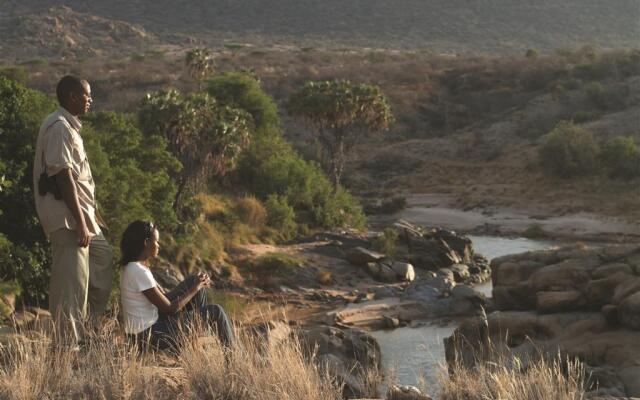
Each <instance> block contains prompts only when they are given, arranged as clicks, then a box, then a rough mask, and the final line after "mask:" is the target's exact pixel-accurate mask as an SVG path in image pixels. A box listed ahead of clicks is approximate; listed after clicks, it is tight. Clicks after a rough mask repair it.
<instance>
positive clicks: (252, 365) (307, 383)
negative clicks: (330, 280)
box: [180, 334, 342, 400]
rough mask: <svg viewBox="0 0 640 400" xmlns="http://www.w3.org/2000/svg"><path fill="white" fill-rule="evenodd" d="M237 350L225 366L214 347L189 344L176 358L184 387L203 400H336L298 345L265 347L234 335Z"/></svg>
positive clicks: (333, 388) (336, 391) (332, 387)
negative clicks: (237, 342) (182, 374)
mask: <svg viewBox="0 0 640 400" xmlns="http://www.w3.org/2000/svg"><path fill="white" fill-rule="evenodd" d="M240 336H241V339H240V340H239V345H238V346H235V347H234V348H233V350H232V352H231V357H229V361H228V362H225V357H224V354H223V350H222V348H221V346H220V345H219V343H218V342H217V341H216V340H215V339H213V338H210V339H209V340H207V341H206V342H203V341H201V340H200V341H192V342H191V343H189V345H187V346H186V347H185V349H184V350H183V351H182V353H181V355H180V364H181V365H182V366H183V367H184V371H185V376H187V377H188V378H187V381H188V386H189V388H190V389H191V390H192V393H193V395H194V396H195V398H207V399H246V400H263V399H264V400H281V399H300V400H303V399H305V400H306V399H309V400H314V399H318V400H320V399H323V400H331V399H336V400H337V399H340V398H342V397H341V387H340V385H338V384H337V383H336V382H335V381H334V380H333V379H332V378H331V377H330V376H329V375H328V373H326V372H323V371H322V369H321V368H319V367H317V366H315V365H313V364H312V363H310V362H309V361H308V360H306V359H305V358H304V357H303V351H302V348H301V346H300V343H299V342H298V341H297V340H295V339H284V340H282V341H279V342H272V343H270V344H267V343H266V342H265V341H264V340H263V339H261V338H256V337H254V336H251V335H248V334H244V335H240Z"/></svg>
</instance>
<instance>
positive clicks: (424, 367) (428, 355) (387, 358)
mask: <svg viewBox="0 0 640 400" xmlns="http://www.w3.org/2000/svg"><path fill="white" fill-rule="evenodd" d="M470 238H471V240H472V241H473V247H474V249H475V251H476V252H477V253H480V254H483V255H485V256H486V257H487V258H488V259H490V260H491V259H492V258H495V257H500V256H503V255H506V254H515V253H522V252H525V251H530V250H541V249H546V248H550V247H552V246H553V244H552V243H550V242H545V241H537V240H530V239H525V238H515V239H509V238H502V237H493V236H470ZM476 289H477V290H479V291H481V292H483V293H485V295H487V296H491V283H490V282H489V283H485V284H482V285H478V286H476ZM455 328H456V325H455V324H454V323H450V324H447V325H435V324H432V325H427V326H421V327H418V328H408V327H407V328H399V329H395V330H392V331H376V332H373V333H372V335H373V336H374V337H375V338H376V339H377V340H378V342H379V343H380V348H381V350H382V363H383V367H384V370H385V374H386V376H387V377H395V381H396V382H398V383H399V384H403V385H414V386H422V385H420V381H421V380H424V382H425V383H426V387H427V391H428V392H429V393H430V394H431V395H435V394H437V392H438V387H439V385H438V376H439V375H440V374H441V373H442V371H445V369H443V367H444V365H445V357H444V345H443V343H442V340H443V339H444V338H445V337H448V336H450V335H451V334H452V333H453V330H454V329H455Z"/></svg>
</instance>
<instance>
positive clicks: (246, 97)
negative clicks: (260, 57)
mask: <svg viewBox="0 0 640 400" xmlns="http://www.w3.org/2000/svg"><path fill="white" fill-rule="evenodd" d="M206 90H207V92H208V93H209V95H211V96H213V97H214V98H215V99H216V100H217V101H218V103H220V104H221V105H223V106H229V107H233V108H239V109H242V110H244V111H246V112H248V113H249V114H250V115H251V116H252V117H253V123H254V125H255V130H256V133H257V134H258V135H259V136H263V135H270V134H277V133H278V129H279V128H280V118H279V117H278V108H277V107H276V105H275V103H274V102H273V99H272V98H271V97H269V95H267V94H266V93H265V92H264V91H263V90H262V88H261V87H260V81H259V80H258V79H256V78H255V77H254V76H252V75H250V74H248V73H244V72H228V73H226V74H222V75H219V76H216V77H214V78H211V79H210V80H209V81H207V88H206Z"/></svg>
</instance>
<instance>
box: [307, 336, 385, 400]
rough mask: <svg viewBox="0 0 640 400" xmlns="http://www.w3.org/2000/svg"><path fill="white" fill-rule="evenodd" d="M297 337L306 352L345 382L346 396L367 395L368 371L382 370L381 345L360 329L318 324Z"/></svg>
mask: <svg viewBox="0 0 640 400" xmlns="http://www.w3.org/2000/svg"><path fill="white" fill-rule="evenodd" d="M297 334H298V337H299V338H300V342H301V344H302V348H303V350H304V352H305V354H307V355H309V356H311V355H313V354H315V355H316V360H317V361H319V362H320V364H321V365H322V366H324V367H327V368H328V370H329V372H330V373H333V374H335V376H336V377H337V378H338V379H340V380H341V381H343V382H344V383H345V394H346V395H347V396H348V397H347V398H354V397H355V398H357V397H362V396H364V395H366V394H367V393H366V392H367V385H366V373H367V371H373V372H376V371H378V372H379V370H380V345H379V344H378V342H377V341H376V339H375V338H374V337H373V336H371V335H369V334H368V333H367V332H364V331H362V330H359V329H340V328H336V327H330V326H318V327H314V328H310V329H299V330H298V333H297Z"/></svg>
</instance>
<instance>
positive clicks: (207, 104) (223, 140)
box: [139, 90, 252, 210]
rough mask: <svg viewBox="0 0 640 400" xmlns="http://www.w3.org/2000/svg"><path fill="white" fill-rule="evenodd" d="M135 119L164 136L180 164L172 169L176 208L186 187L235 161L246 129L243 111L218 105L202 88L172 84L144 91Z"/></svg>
mask: <svg viewBox="0 0 640 400" xmlns="http://www.w3.org/2000/svg"><path fill="white" fill-rule="evenodd" d="M139 120H140V124H141V126H142V127H143V129H144V130H145V132H146V133H148V134H151V135H158V136H161V137H164V138H166V140H167V143H168V148H169V150H170V151H171V152H172V153H173V154H174V155H175V156H176V157H177V158H178V160H180V163H181V164H182V169H181V171H180V172H179V173H178V174H177V184H178V190H177V192H176V197H175V201H174V209H176V210H178V209H179V208H180V205H181V199H182V196H183V195H184V194H185V193H186V192H187V191H189V190H195V189H197V188H198V187H199V186H200V185H201V184H202V183H204V182H205V181H206V179H207V178H209V177H211V176H212V175H216V174H217V175H224V174H226V173H227V172H228V171H229V170H231V169H233V168H234V167H235V165H236V163H237V161H238V157H239V156H240V153H241V151H242V150H243V149H244V148H246V147H247V146H248V144H249V142H250V136H251V130H252V119H251V116H250V115H249V114H248V113H247V112H246V111H244V110H240V109H237V108H232V107H229V106H221V105H219V104H218V102H217V101H216V100H215V99H214V98H213V97H211V96H209V95H208V94H206V93H193V94H189V95H186V96H183V95H181V94H180V93H179V92H178V91H176V90H171V91H160V92H155V93H150V94H147V96H146V97H145V99H144V101H143V104H142V107H141V109H140V113H139Z"/></svg>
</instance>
